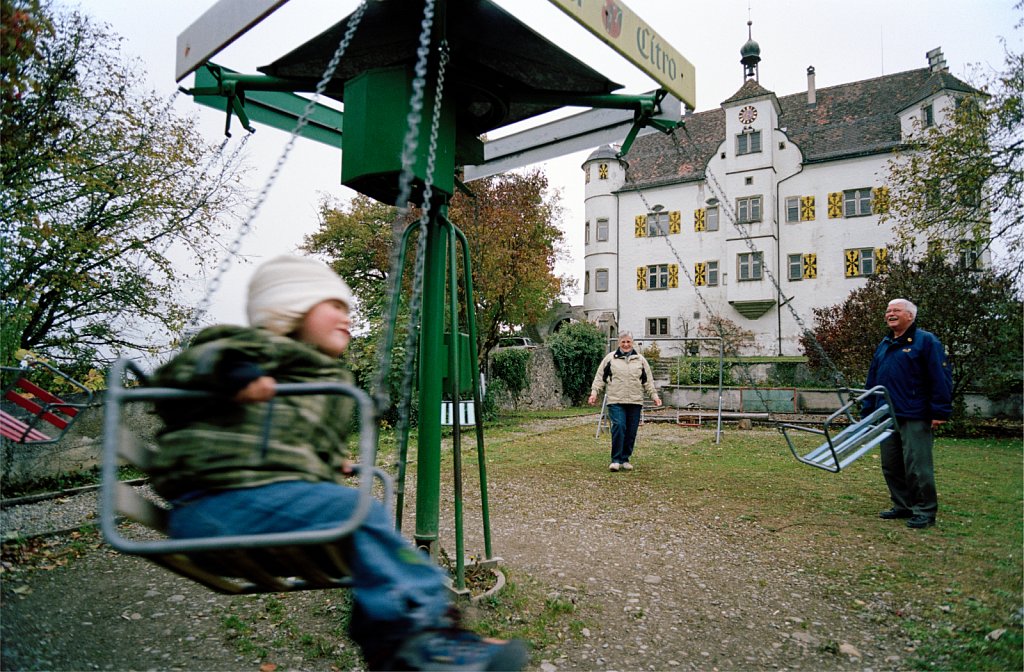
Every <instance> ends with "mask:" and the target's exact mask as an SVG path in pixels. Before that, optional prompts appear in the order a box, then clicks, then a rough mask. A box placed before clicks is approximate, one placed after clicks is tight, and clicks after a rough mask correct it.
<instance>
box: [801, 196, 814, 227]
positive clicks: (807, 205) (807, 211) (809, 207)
mask: <svg viewBox="0 0 1024 672" xmlns="http://www.w3.org/2000/svg"><path fill="white" fill-rule="evenodd" d="M800 221H801V222H811V221H814V196H801V197H800Z"/></svg>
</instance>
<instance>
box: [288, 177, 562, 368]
mask: <svg viewBox="0 0 1024 672" xmlns="http://www.w3.org/2000/svg"><path fill="white" fill-rule="evenodd" d="M470 188H471V189H472V191H473V196H467V195H465V194H463V193H461V192H460V193H458V194H456V195H455V197H454V198H453V199H452V203H451V205H450V207H449V212H448V216H449V218H450V219H451V220H452V222H453V223H454V224H455V225H456V226H458V227H459V228H460V229H461V230H462V231H463V232H464V233H465V234H466V237H467V238H468V240H469V247H470V259H471V262H472V267H473V297H474V299H475V303H476V306H475V308H476V317H477V334H478V337H479V339H480V343H479V352H480V355H481V362H483V361H486V357H487V353H488V352H489V351H490V350H491V349H493V348H494V346H496V345H497V343H498V340H499V339H500V338H501V335H502V334H503V333H505V332H507V331H508V330H510V329H514V328H516V327H523V326H526V325H529V324H532V323H533V322H534V321H536V320H537V319H538V318H539V317H540V316H542V315H543V314H544V313H545V312H546V311H547V310H548V309H549V308H550V306H551V305H552V304H553V302H554V301H555V300H556V299H557V298H558V296H559V294H560V293H561V292H562V289H563V287H567V286H568V285H569V284H570V283H571V280H568V279H566V278H562V277H559V276H557V275H556V274H555V272H554V266H555V261H556V259H557V258H558V255H559V254H560V253H561V250H562V244H563V235H562V232H561V230H560V229H559V228H558V226H557V220H558V217H559V216H560V214H561V208H560V207H559V204H558V197H557V195H554V196H552V195H549V194H548V182H547V178H546V177H545V176H544V174H543V173H542V172H540V171H534V172H531V173H527V174H523V175H519V174H512V175H500V176H495V177H490V178H487V179H483V180H478V181H475V182H472V183H471V184H470ZM417 215H418V213H416V212H415V211H413V212H412V213H410V218H411V221H405V222H401V223H395V217H396V209H395V208H394V207H391V206H387V205H384V204H381V203H378V202H376V201H373V200H371V199H369V198H367V197H365V196H356V197H355V198H353V199H352V200H350V201H349V202H348V203H347V204H339V203H338V202H336V201H332V200H329V199H325V200H324V201H322V202H321V205H320V209H319V220H320V228H319V230H318V231H317V232H316V233H314V234H312V235H310V236H308V237H307V238H306V240H305V241H304V245H303V247H304V249H305V250H306V251H308V252H311V253H314V254H318V255H321V256H323V257H324V258H325V259H327V260H329V261H330V263H331V264H332V265H333V267H334V269H335V270H336V271H338V273H340V274H341V275H342V277H344V278H345V279H346V280H348V281H349V282H350V284H351V286H352V290H353V292H354V293H355V295H356V297H357V299H358V301H359V308H360V312H361V313H363V315H362V316H361V319H363V320H364V321H365V326H366V327H368V328H369V329H370V330H371V331H374V332H376V331H377V330H378V329H380V328H382V327H383V324H382V322H380V320H381V319H382V317H383V314H384V309H385V306H386V302H387V298H388V297H387V296H386V293H387V289H388V287H389V283H390V280H391V279H390V278H389V277H388V274H389V273H390V270H391V269H390V265H391V256H392V246H393V245H394V239H395V232H396V230H398V231H402V230H404V229H405V227H406V226H409V225H410V224H411V223H412V222H414V221H415V218H416V217H417ZM415 236H416V234H415V233H414V234H413V238H412V242H413V243H415V240H416V239H415ZM407 256H408V258H407V260H406V261H407V263H409V264H411V262H412V256H413V254H412V252H410V254H408V255H407ZM457 263H459V265H460V268H461V263H462V262H461V258H460V259H459V260H457ZM404 279H405V281H406V283H408V281H409V280H410V279H411V272H409V271H407V272H406V273H405V276H404ZM463 319H464V315H463ZM371 340H375V339H371ZM353 345H354V347H355V349H356V350H357V351H358V350H359V346H357V345H356V344H353ZM366 347H367V348H371V349H372V347H373V346H372V345H367V346H366ZM353 357H355V358H356V359H358V354H354V355H353ZM366 363H367V364H369V361H367V362H366Z"/></svg>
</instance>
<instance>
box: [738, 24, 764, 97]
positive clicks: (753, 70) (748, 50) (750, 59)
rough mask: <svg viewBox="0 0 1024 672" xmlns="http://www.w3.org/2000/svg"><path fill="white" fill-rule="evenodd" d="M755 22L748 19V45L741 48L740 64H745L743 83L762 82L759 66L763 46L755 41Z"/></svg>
mask: <svg viewBox="0 0 1024 672" xmlns="http://www.w3.org/2000/svg"><path fill="white" fill-rule="evenodd" d="M748 10H749V7H748ZM753 25H754V22H753V21H752V20H750V19H749V18H748V19H747V43H746V44H744V45H743V46H742V47H741V48H740V63H742V64H743V81H746V80H748V79H754V80H755V81H760V74H759V72H758V66H757V64H758V63H760V62H761V46H760V45H759V44H758V43H757V42H755V41H754V31H753Z"/></svg>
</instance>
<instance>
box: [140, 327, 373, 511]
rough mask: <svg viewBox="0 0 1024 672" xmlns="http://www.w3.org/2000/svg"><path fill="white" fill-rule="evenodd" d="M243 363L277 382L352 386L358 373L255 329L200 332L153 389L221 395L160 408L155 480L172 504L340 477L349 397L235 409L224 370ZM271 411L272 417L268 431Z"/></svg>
mask: <svg viewBox="0 0 1024 672" xmlns="http://www.w3.org/2000/svg"><path fill="white" fill-rule="evenodd" d="M246 364H249V365H251V364H256V365H257V366H259V368H260V370H262V372H263V373H264V374H265V375H268V376H271V377H273V378H274V379H275V380H276V381H277V382H279V383H301V382H311V381H317V382H325V381H327V382H330V381H341V382H349V383H350V382H352V374H351V373H350V372H349V371H348V369H346V368H345V367H344V366H343V365H342V364H341V363H340V362H339V361H338V360H336V359H333V358H331V357H328V356H327V355H324V354H322V353H320V352H319V351H317V350H315V349H313V348H311V347H309V346H307V345H305V344H303V343H300V342H299V341H296V340H294V339H291V338H288V337H285V336H277V335H274V334H272V333H270V332H268V331H265V330H263V329H254V328H250V327H234V326H216V327H210V328H208V329H205V330H203V331H202V332H201V333H200V334H199V335H198V336H197V337H196V338H195V340H194V341H193V343H192V346H191V347H189V348H188V349H187V350H185V351H184V352H182V353H181V354H179V355H178V356H177V357H175V358H174V359H172V360H171V361H170V362H168V363H167V364H165V365H164V366H162V367H160V368H159V369H158V370H157V371H156V373H155V374H154V375H153V380H152V384H153V385H155V386H159V387H177V388H183V389H189V390H203V391H209V392H213V393H214V394H216V395H218V397H219V398H217V399H215V400H209V399H204V400H201V401H196V400H168V401H163V402H160V403H158V404H156V412H157V414H158V415H159V416H160V418H161V419H162V420H163V422H164V426H163V428H162V429H161V430H160V432H159V433H158V436H157V444H158V450H157V453H156V456H155V459H154V460H153V462H152V465H151V467H150V469H149V475H150V478H151V481H152V483H153V487H154V489H155V490H156V491H157V492H158V493H159V494H160V495H161V496H163V497H165V498H167V499H169V500H174V499H177V498H179V497H181V496H182V495H185V494H188V493H194V492H200V491H209V490H217V489H225V488H244V487H251V486H256V485H266V484H268V483H274V482H277V481H289V480H307V481H333V482H341V481H342V478H343V477H342V474H341V466H342V461H343V460H344V459H346V458H347V457H348V449H347V447H346V445H345V438H346V436H347V434H348V430H349V427H350V425H351V422H352V416H353V411H354V402H353V401H352V399H351V398H350V397H344V396H338V395H323V396H320V395H316V396H301V397H299V396H293V397H286V396H278V397H276V398H275V399H274V400H273V401H272V402H270V403H249V404H240V403H236V402H234V401H232V397H233V396H234V394H235V392H236V390H235V389H228V387H227V386H228V385H229V384H230V383H229V380H230V378H231V377H230V376H229V375H228V374H229V373H230V372H231V371H232V369H234V368H237V367H238V366H239V365H246ZM236 386H237V385H236ZM271 407H272V408H271ZM268 410H272V412H273V420H272V424H271V425H270V429H269V435H268V434H267V428H266V422H267V413H268Z"/></svg>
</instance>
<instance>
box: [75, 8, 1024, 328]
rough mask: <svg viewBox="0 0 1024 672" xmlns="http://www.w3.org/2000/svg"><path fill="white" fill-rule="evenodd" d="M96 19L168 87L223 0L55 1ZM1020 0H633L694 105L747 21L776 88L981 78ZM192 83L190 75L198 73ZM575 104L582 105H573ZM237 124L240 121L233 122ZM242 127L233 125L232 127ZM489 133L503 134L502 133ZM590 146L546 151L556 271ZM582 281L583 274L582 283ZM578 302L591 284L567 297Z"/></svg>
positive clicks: (317, 24)
mask: <svg viewBox="0 0 1024 672" xmlns="http://www.w3.org/2000/svg"><path fill="white" fill-rule="evenodd" d="M57 1H58V2H59V3H60V4H62V5H64V6H68V7H76V8H79V9H81V10H82V11H83V12H84V13H86V14H89V15H91V16H93V17H95V18H97V19H100V20H102V21H104V22H106V23H108V24H110V26H111V27H112V29H113V31H114V32H116V33H117V34H119V35H121V36H123V37H124V38H125V45H124V53H125V54H126V55H129V56H137V57H138V58H140V59H142V61H143V63H144V66H145V69H146V71H147V82H146V84H147V85H148V86H149V88H152V89H155V90H156V91H158V92H160V93H166V94H167V95H170V94H171V93H172V92H173V91H174V90H175V88H176V83H175V82H174V56H175V40H176V38H177V36H178V34H179V33H181V32H182V31H184V30H185V29H186V28H187V27H188V26H189V25H190V24H192V22H193V21H195V20H196V19H198V18H199V17H200V16H201V15H202V14H203V13H204V12H205V11H206V10H207V9H208V8H210V7H211V6H213V5H214V4H215V2H214V0H146V1H144V2H140V1H139V0H57ZM1018 1H1019V0H972V1H971V2H966V1H965V0H859V1H858V2H849V1H848V0H771V1H768V0H717V1H713V2H707V1H706V0H705V1H703V2H695V1H691V0H623V2H624V3H625V4H626V6H628V7H629V8H630V9H632V10H633V11H634V12H635V13H636V14H638V15H639V16H640V17H641V18H642V19H643V20H645V21H646V22H647V23H648V24H650V25H651V26H652V27H653V28H654V29H655V30H656V31H657V32H658V33H660V35H661V36H662V37H663V38H664V39H665V40H666V41H667V42H668V43H669V44H671V45H672V46H674V47H675V48H676V50H678V51H679V52H680V53H681V54H682V55H683V56H685V57H686V58H687V59H688V60H689V61H690V62H691V63H693V65H694V66H695V69H696V82H697V111H698V112H700V111H705V110H709V109H713V108H715V107H717V106H718V105H719V104H720V103H721V101H723V100H725V99H727V98H728V97H730V96H731V95H732V94H733V93H735V92H736V90H737V89H739V87H740V86H741V84H742V83H743V71H742V67H741V65H740V63H739V50H740V47H741V46H742V45H743V44H744V42H746V40H747V20H748V17H749V18H750V19H751V20H752V21H753V38H754V39H755V40H756V41H757V42H758V43H759V44H760V47H761V58H762V61H761V67H760V83H761V85H762V86H764V87H765V88H767V89H769V90H772V91H774V92H775V93H777V94H778V95H780V96H784V95H788V94H792V93H797V92H799V91H802V90H805V88H806V85H807V74H806V73H807V67H808V66H810V65H813V66H814V67H815V70H816V85H817V87H818V88H819V89H820V88H824V87H828V86H833V85H837V84H843V83H846V82H852V81H857V80H861V79H870V78H872V77H878V76H880V75H883V74H891V73H894V72H902V71H904V70H912V69H915V68H921V67H925V66H926V65H927V60H926V58H925V52H927V51H929V50H931V49H933V48H935V47H941V48H942V50H943V53H944V54H945V57H946V61H947V64H948V66H949V70H950V72H951V73H952V74H953V75H955V76H957V77H960V78H961V79H964V80H967V81H977V77H976V76H975V74H974V73H975V72H976V71H977V69H978V68H980V69H981V71H984V72H992V71H1001V70H1003V68H1004V58H1003V54H1004V49H1003V46H1002V44H1001V43H1000V39H999V38H1000V37H1002V38H1005V39H1006V40H1007V42H1008V44H1009V45H1010V49H1011V50H1012V51H1015V52H1020V51H1022V50H1024V47H1022V34H1024V31H1022V30H1021V29H1020V28H1016V29H1015V26H1016V25H1017V24H1018V23H1019V22H1020V20H1021V16H1022V12H1021V11H1020V10H1015V9H1014V5H1015V4H1016V3H1017V2H1018ZM496 4H499V5H501V6H502V7H503V8H504V9H506V10H507V11H508V12H510V13H511V14H513V15H514V16H516V17H517V18H519V19H520V20H521V21H523V22H524V23H526V24H527V25H529V26H530V27H531V28H533V29H534V30H536V31H537V32H539V33H541V34H542V35H544V36H545V37H547V38H548V39H549V40H551V41H553V42H555V43H556V44H558V45H559V46H560V47H562V48H563V49H564V50H566V51H567V52H569V53H570V54H572V55H574V56H576V57H577V58H580V59H581V60H583V61H584V62H586V63H588V64H589V65H591V66H592V67H594V68H595V69H596V70H598V71H600V72H601V73H603V74H605V75H606V76H607V77H609V78H610V79H612V80H613V81H616V82H619V83H620V84H622V85H623V86H624V88H623V89H622V92H624V93H639V92H643V91H648V90H650V89H652V88H654V87H655V86H656V83H655V82H653V81H652V80H651V79H649V78H648V77H647V76H646V75H644V74H643V73H642V72H640V71H639V70H637V69H636V68H635V67H633V66H632V65H630V64H629V63H628V62H627V61H625V60H624V59H623V58H621V57H620V56H618V55H617V54H616V53H615V52H614V51H612V50H611V49H610V48H609V47H607V46H605V45H604V44H603V43H601V42H600V41H598V40H597V39H596V38H594V37H592V36H591V35H590V34H589V33H587V32H586V30H584V29H583V28H582V27H580V26H578V25H577V24H576V23H574V22H573V20H572V19H570V18H568V17H567V16H565V15H564V14H563V13H562V12H561V11H560V10H558V9H557V8H556V7H555V6H554V5H552V4H551V3H550V2H549V1H548V0H496ZM357 5H358V2H357V0H331V1H327V0H290V2H288V3H287V4H285V5H284V7H282V8H281V9H279V10H278V11H277V12H276V13H274V14H273V15H271V16H270V17H269V18H268V19H266V20H265V21H264V22H263V23H262V24H260V25H258V26H256V27H255V28H254V29H253V30H252V31H250V32H249V33H247V34H246V35H243V36H242V37H241V38H240V39H239V40H238V41H237V42H236V43H235V44H233V45H231V46H229V47H228V48H227V49H226V50H225V51H224V52H222V53H221V54H220V55H219V56H217V57H215V59H214V60H215V61H216V62H218V63H220V64H222V65H224V66H227V67H230V68H233V69H235V70H238V71H242V72H247V73H256V67H257V66H260V65H265V64H267V63H270V62H272V61H273V60H275V59H276V58H277V57H279V56H281V55H283V54H285V53H287V52H288V51H290V50H291V49H292V48H294V47H296V46H298V45H299V44H302V43H304V42H305V41H307V40H308V39H310V38H311V37H313V36H315V35H317V34H319V33H320V32H321V31H322V30H324V29H326V28H328V27H330V26H332V25H334V24H335V23H336V22H337V21H339V20H340V19H342V18H344V17H345V16H347V15H348V14H350V13H351V12H352V11H353V10H354V9H355V7H356V6H357ZM183 84H185V85H190V84H191V77H189V78H188V79H186V80H185V81H184V82H183ZM177 106H178V109H179V110H180V111H181V112H182V113H186V114H196V115H198V116H199V118H200V119H201V121H202V125H203V129H204V131H205V132H208V133H209V136H210V139H211V141H217V142H219V141H220V139H221V138H222V133H223V128H224V114H223V113H221V112H217V111H214V110H212V109H210V108H205V107H199V106H197V105H195V104H194V103H192V102H191V99H190V98H188V97H187V96H179V98H178V101H177ZM570 111H571V112H576V111H579V110H570ZM233 128H236V129H238V125H237V122H235V123H234V124H233ZM240 135H241V133H240V132H238V133H235V139H236V141H237V139H238V138H239V137H240ZM491 135H492V137H496V136H498V135H501V133H499V132H496V133H493V134H491ZM287 141H288V134H287V133H285V132H283V131H277V130H273V129H269V128H265V127H264V128H262V129H260V130H258V131H257V133H256V134H255V136H254V137H253V138H252V139H251V140H250V141H249V143H248V147H249V150H250V151H249V163H250V164H251V165H252V166H253V167H254V170H253V171H252V172H251V174H250V176H249V180H248V182H249V184H250V185H251V187H252V189H253V190H254V191H258V190H259V189H261V188H262V187H263V186H264V185H265V184H266V182H267V178H268V176H269V175H270V172H271V170H272V168H273V166H274V165H275V164H276V162H277V160H278V157H280V156H281V153H282V151H283V149H284V147H285V144H286V143H287ZM589 153H590V152H589V151H585V152H578V153H575V154H571V155H568V156H566V157H562V158H559V159H557V160H552V161H548V162H545V163H543V164H540V165H541V167H543V168H544V170H545V171H547V173H548V176H549V179H550V181H551V184H552V185H553V186H554V187H555V188H557V189H558V190H560V192H561V194H562V198H563V201H562V204H563V206H564V207H565V217H564V219H563V221H562V224H561V226H562V229H563V231H564V232H565V234H566V240H567V242H568V243H569V245H568V248H569V250H568V251H569V253H570V257H569V258H568V259H567V260H565V261H564V262H562V263H560V264H559V266H558V270H559V272H562V273H566V274H570V275H573V276H574V277H576V278H577V279H579V278H581V277H582V275H583V222H584V220H583V179H582V177H583V176H582V172H581V171H580V164H581V163H582V162H583V160H584V159H585V158H586V156H587V155H588V154H589ZM340 171H341V153H340V152H339V151H338V150H336V149H332V148H329V147H326V146H325V145H322V144H320V143H315V142H311V141H300V142H298V143H297V144H296V146H295V149H294V151H293V152H292V153H291V155H290V156H289V159H288V162H287V163H286V164H285V166H284V168H283V170H282V171H281V173H280V176H279V177H278V179H277V181H276V183H275V184H274V186H273V187H272V189H271V191H270V192H269V195H268V198H267V200H266V202H265V203H264V205H263V206H262V207H261V208H260V211H259V214H258V216H257V218H256V219H255V220H254V224H253V225H254V232H253V233H252V234H250V236H249V237H248V238H247V239H246V241H245V243H244V244H243V246H242V249H241V252H242V254H243V255H244V256H245V260H244V261H241V262H238V263H236V264H235V265H234V267H233V268H232V271H231V272H230V274H229V275H228V277H227V279H226V281H225V283H224V285H223V286H222V288H221V289H220V290H219V292H218V295H217V296H215V297H214V299H215V300H214V304H213V308H212V310H211V317H214V318H216V320H218V321H225V322H236V323H237V322H242V321H244V310H243V300H244V297H243V291H244V286H245V283H246V281H247V279H248V277H249V276H250V275H251V273H252V269H253V266H254V265H255V264H256V263H258V262H259V261H260V260H262V259H265V258H268V257H270V256H273V255H275V254H278V253H283V252H290V251H293V250H294V249H295V247H296V246H297V245H298V244H299V243H300V242H301V240H302V237H303V236H304V235H306V234H309V233H311V232H312V231H313V230H315V228H316V214H315V213H316V204H317V203H318V202H319V200H320V195H321V194H329V195H331V196H334V197H337V198H340V199H347V198H350V197H351V195H352V192H351V191H349V190H348V189H345V188H344V187H342V186H341V185H340V174H341V172H340ZM580 284H581V285H582V283H580ZM569 298H570V299H571V300H572V301H573V302H574V303H580V302H582V294H580V293H579V292H577V293H574V294H573V295H571V296H570V297H569Z"/></svg>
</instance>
